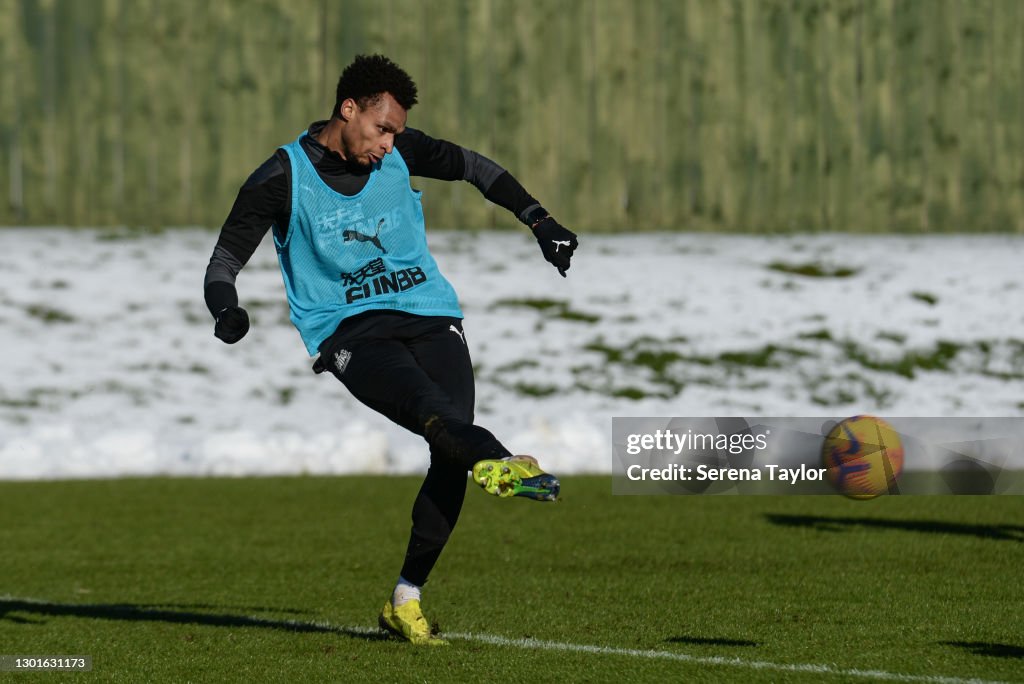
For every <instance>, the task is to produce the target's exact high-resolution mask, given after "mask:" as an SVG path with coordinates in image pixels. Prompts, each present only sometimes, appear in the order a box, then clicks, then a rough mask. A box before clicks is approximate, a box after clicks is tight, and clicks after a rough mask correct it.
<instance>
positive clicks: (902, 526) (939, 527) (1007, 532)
mask: <svg viewBox="0 0 1024 684" xmlns="http://www.w3.org/2000/svg"><path fill="white" fill-rule="evenodd" d="M765 518H767V519H768V522H770V523H772V524H774V525H782V526H785V527H810V528H812V529H815V530H821V531H823V532H845V531H846V530H848V529H850V528H851V527H874V528H877V529H887V530H903V531H905V532H922V533H927V534H958V535H961V536H965V537H977V538H979V539H996V540H1000V541H1015V542H1024V526H1021V525H968V524H964V523H952V522H941V521H938V520H892V519H888V518H829V517H823V516H817V515H782V514H777V513H768V514H766V515H765Z"/></svg>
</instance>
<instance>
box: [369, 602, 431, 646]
mask: <svg viewBox="0 0 1024 684" xmlns="http://www.w3.org/2000/svg"><path fill="white" fill-rule="evenodd" d="M377 622H378V624H380V627H381V629H383V630H384V631H385V632H388V633H390V634H392V635H394V636H396V637H398V638H399V639H403V640H405V641H408V642H409V643H411V644H415V645H417V646H447V645H448V642H447V641H445V640H444V639H442V638H440V637H438V636H435V635H434V634H431V632H430V624H429V623H428V622H427V618H425V617H423V611H422V610H421V609H420V602H419V601H417V600H416V599H412V600H411V601H406V602H405V603H403V604H402V605H400V606H398V607H397V608H395V607H394V606H392V605H391V601H388V602H387V603H385V604H384V609H383V610H382V611H380V618H379V619H378V620H377Z"/></svg>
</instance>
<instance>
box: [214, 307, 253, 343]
mask: <svg viewBox="0 0 1024 684" xmlns="http://www.w3.org/2000/svg"><path fill="white" fill-rule="evenodd" d="M247 332H249V314H247V313H246V312H245V309H243V308H242V307H240V306H229V307H228V308H226V309H223V310H222V311H221V312H220V313H219V314H217V324H216V325H214V326H213V334H214V335H216V336H217V339H219V340H223V341H224V342H227V343H228V344H234V343H235V342H237V341H238V340H240V339H242V338H243V337H245V333H247Z"/></svg>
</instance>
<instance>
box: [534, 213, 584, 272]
mask: <svg viewBox="0 0 1024 684" xmlns="http://www.w3.org/2000/svg"><path fill="white" fill-rule="evenodd" d="M533 234H534V236H536V238H537V242H538V243H539V244H540V251H542V252H544V258H545V259H547V260H548V263H550V264H551V265H552V266H554V267H555V268H557V269H558V272H559V273H560V274H561V276H562V277H563V278H564V277H565V272H566V271H568V270H569V259H571V258H572V253H573V251H574V250H575V249H576V247H577V246H578V245H579V242H578V241H577V240H576V233H574V232H572V231H571V230H569V229H567V228H563V227H562V226H560V225H558V221H556V220H555V219H553V218H551V217H550V216H548V217H547V218H545V219H542V220H541V221H540V222H539V223H537V224H536V225H535V226H534V227H533Z"/></svg>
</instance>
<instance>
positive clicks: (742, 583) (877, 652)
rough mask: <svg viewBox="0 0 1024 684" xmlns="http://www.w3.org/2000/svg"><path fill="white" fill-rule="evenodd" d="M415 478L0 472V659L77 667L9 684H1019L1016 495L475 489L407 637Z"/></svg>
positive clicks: (597, 483)
mask: <svg viewBox="0 0 1024 684" xmlns="http://www.w3.org/2000/svg"><path fill="white" fill-rule="evenodd" d="M418 486H419V478H387V477H344V478H281V479H144V480H115V481H90V482H47V483H0V502H2V503H0V581H2V586H0V654H8V655H72V654H74V655H91V656H92V657H93V671H92V673H91V674H77V673H75V674H72V673H59V674H55V673H41V674H35V675H30V674H20V675H17V677H18V678H22V679H25V680H26V681H30V680H35V679H39V680H45V681H78V680H79V679H80V678H82V679H84V678H90V679H96V680H98V681H123V682H138V681H175V682H182V681H245V682H251V681H281V682H296V681H303V682H312V681H457V680H458V681H482V680H511V681H523V680H530V681H552V682H554V681H559V682H564V681H573V682H575V681H622V680H625V681H662V680H669V681H723V680H734V681H744V682H748V681H837V682H839V681H871V680H872V679H874V680H881V681H891V680H894V679H896V678H897V676H908V675H909V676H911V678H910V679H909V681H956V680H959V679H969V678H979V679H986V680H1011V681H1012V680H1017V681H1021V680H1024V617H1022V610H1021V607H1022V606H1024V585H1022V582H1021V581H1020V577H1021V567H1022V563H1024V522H1022V521H1024V498H1021V497H1011V496H1003V497H949V496H947V497H938V496H935V497H892V498H882V499H877V500H874V501H868V502H857V501H849V500H846V499H842V498H839V497H825V496H818V497H755V496H748V497H739V496H706V497H667V496H665V497H624V496H619V497H615V496H612V495H611V482H610V479H608V478H602V477H569V478H566V479H565V481H564V482H563V497H564V499H563V501H561V502H559V503H558V504H554V505H549V504H540V503H536V502H532V501H525V500H512V501H508V500H497V499H494V498H491V497H488V496H486V495H484V494H483V493H482V492H480V491H478V490H476V489H475V488H473V489H472V490H471V491H470V492H468V494H467V501H466V507H465V510H464V513H463V517H462V520H461V521H460V524H459V528H458V529H457V531H456V533H455V535H454V537H453V539H452V541H451V543H450V545H449V547H448V549H447V550H446V552H445V555H444V556H442V558H441V561H440V563H439V564H438V567H437V568H436V570H435V572H434V575H433V578H432V579H431V582H430V583H429V584H428V586H427V587H426V590H425V594H424V608H425V611H426V613H427V616H428V618H430V619H432V620H435V621H437V622H438V623H439V624H440V628H441V630H442V631H443V632H445V633H447V634H454V635H460V636H459V638H454V639H453V640H452V645H451V646H450V647H448V648H444V649H417V648H414V647H411V646H409V645H406V644H402V643H397V642H393V641H387V640H384V639H383V638H382V637H381V636H379V635H378V634H377V633H376V630H375V625H376V616H377V613H378V611H379V610H380V607H381V605H382V604H383V603H384V601H385V600H386V598H387V597H388V595H389V593H390V590H391V587H392V585H393V582H394V580H395V579H396V576H397V573H398V570H399V568H400V565H401V561H402V557H403V554H404V551H405V543H406V539H407V533H408V527H409V510H410V506H411V503H412V499H413V497H414V495H415V493H416V490H417V488H418ZM524 638H529V639H534V640H538V641H536V642H530V645H524V644H521V643H516V642H514V641H513V640H518V639H524ZM540 642H543V643H540ZM590 647H593V648H590ZM2 676H7V677H13V675H0V677H2ZM917 678H921V679H917ZM932 678H946V679H945V680H938V679H932ZM906 680H907V679H904V681H906Z"/></svg>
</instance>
